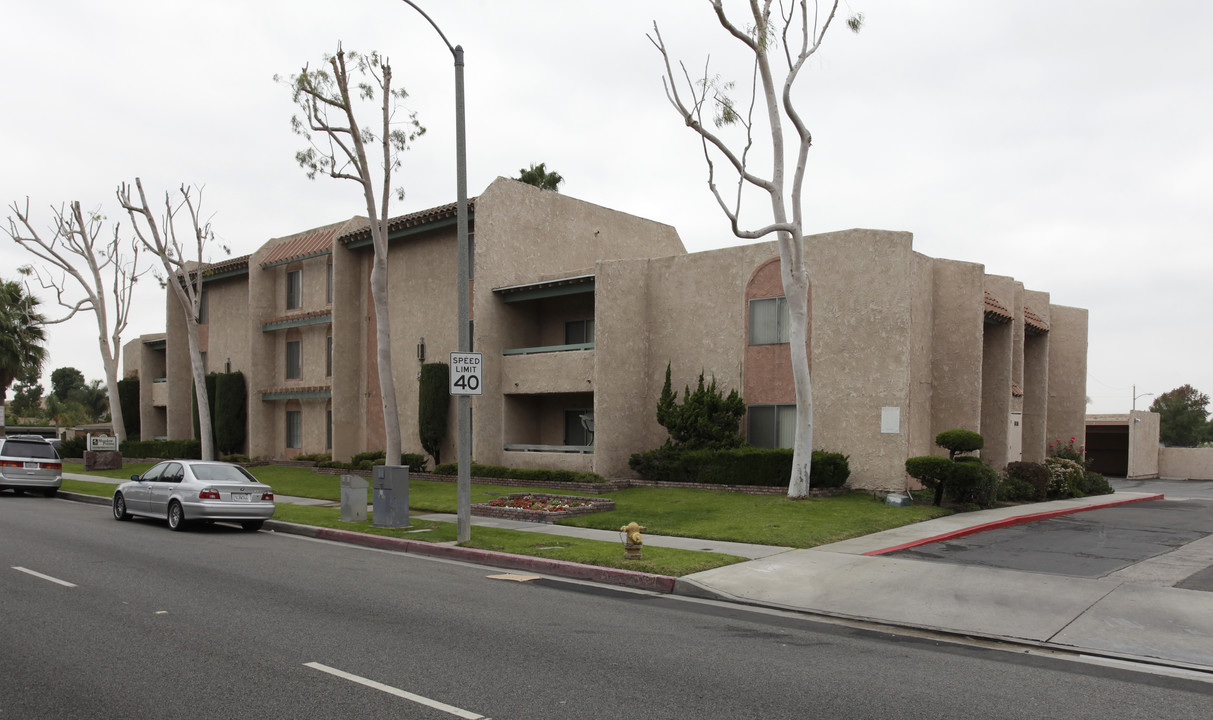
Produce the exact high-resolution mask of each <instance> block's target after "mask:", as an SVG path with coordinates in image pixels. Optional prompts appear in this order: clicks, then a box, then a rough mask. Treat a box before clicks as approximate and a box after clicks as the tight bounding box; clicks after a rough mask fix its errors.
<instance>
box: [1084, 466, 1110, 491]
mask: <svg viewBox="0 0 1213 720" xmlns="http://www.w3.org/2000/svg"><path fill="white" fill-rule="evenodd" d="M1080 489H1081V490H1082V493H1083V495H1111V494H1112V493H1114V492H1116V491H1115V490H1113V489H1112V486H1111V485H1109V484H1108V480H1107V478H1105V477H1104V476H1103V475H1100V474H1099V473H1097V472H1092V471H1090V470H1088V471H1087V472H1086V474H1085V475H1084V476H1083V482H1082V485H1081V487H1080Z"/></svg>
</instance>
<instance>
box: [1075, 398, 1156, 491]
mask: <svg viewBox="0 0 1213 720" xmlns="http://www.w3.org/2000/svg"><path fill="white" fill-rule="evenodd" d="M1158 430H1159V416H1158V413H1152V412H1148V411H1140V410H1135V411H1133V412H1131V413H1129V414H1127V415H1088V416H1087V418H1086V434H1087V436H1086V442H1085V443H1084V444H1085V446H1086V453H1087V456H1088V457H1090V458H1091V461H1092V462H1091V469H1092V470H1094V471H1095V472H1097V473H1100V474H1101V475H1107V476H1109V477H1122V478H1129V479H1136V478H1156V477H1158Z"/></svg>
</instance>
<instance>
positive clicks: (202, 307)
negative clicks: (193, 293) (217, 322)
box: [198, 290, 210, 325]
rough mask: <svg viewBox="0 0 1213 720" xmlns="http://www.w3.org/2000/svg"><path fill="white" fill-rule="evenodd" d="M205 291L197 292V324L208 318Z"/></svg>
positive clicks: (204, 321) (203, 323) (203, 322)
mask: <svg viewBox="0 0 1213 720" xmlns="http://www.w3.org/2000/svg"><path fill="white" fill-rule="evenodd" d="M207 304H208V303H207V292H206V290H203V291H202V292H200V293H198V324H199V325H205V324H207V322H209V320H210V312H209V311H208V310H207Z"/></svg>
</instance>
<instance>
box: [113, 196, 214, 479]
mask: <svg viewBox="0 0 1213 720" xmlns="http://www.w3.org/2000/svg"><path fill="white" fill-rule="evenodd" d="M135 189H136V190H138V192H139V201H138V204H135V203H134V202H133V201H132V198H131V186H130V185H128V184H126V183H122V184H121V185H120V186H119V187H118V202H119V203H121V205H122V207H123V209H124V210H126V211H127V213H128V214H129V215H130V217H131V223H132V224H133V225H134V226H135V234H136V236H137V237H138V238H139V242H140V243H142V245H143V247H144V248H145V249H146V250H147V251H148V252H150V253H152V254H153V255H155V256H156V257H157V258H159V259H160V264H161V266H162V267H163V268H164V276H163V277H161V282H165V283H167V284H168V286H169V287H170V288H171V289H172V291H173V294H174V296H175V297H176V298H177V303H178V304H179V305H180V306H181V312H182V314H183V315H185V329H186V336H187V337H188V338H189V348H190V370H191V374H192V375H193V378H194V397H195V399H196V400H197V402H198V429H199V434H200V435H201V436H202V437H200V438H199V440H201V442H202V459H203V460H214V459H215V441H214V437H213V435H212V433H211V410H210V404H209V403H208V402H207V396H206V370H205V368H203V365H202V350H201V347H200V343H199V341H198V311H199V308H200V306H201V297H202V280H203V277H202V276H203V273H202V270H203V266H204V264H205V260H204V258H205V257H206V251H207V248H208V246H209V245H210V243H212V242H213V241H214V239H215V234H214V233H213V232H212V231H211V224H210V222H204V221H203V220H202V218H201V209H202V189H201V188H198V197H197V199H195V198H194V197H193V196H192V195H191V189H190V188H188V187H186V186H185V185H182V186H181V188H180V189H179V193H180V199H179V200H177V201H176V202H174V200H173V195H172V193H169V192H167V191H166V192H165V193H164V214H163V215H162V216H161V218H160V222H157V221H156V215H155V214H154V213H153V212H152V209H151V207H150V206H149V205H148V203H147V196H146V195H145V194H144V193H143V183H142V182H141V181H140V179H139V178H135ZM182 208H184V209H186V210H187V211H188V213H189V219H190V237H189V239H188V240H186V241H184V242H183V241H182V239H181V238H180V237H179V236H178V234H177V217H178V216H179V215H180V214H181V210H182ZM187 243H188V244H189V245H190V246H192V247H191V248H190V249H191V250H192V251H193V259H190V260H187V259H186V244H187Z"/></svg>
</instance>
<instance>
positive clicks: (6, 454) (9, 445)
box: [0, 435, 63, 497]
mask: <svg viewBox="0 0 1213 720" xmlns="http://www.w3.org/2000/svg"><path fill="white" fill-rule="evenodd" d="M62 484H63V463H62V462H60V461H59V453H57V452H55V448H54V447H53V446H52V445H51V444H50V443H49V442H47V441H46V438H43V437H40V436H38V435H9V436H8V437H5V438H0V489H4V488H8V489H10V490H12V491H13V492H15V493H16V494H18V495H21V494H24V493H25V491H26V490H36V491H38V492H40V493H42V494H43V495H45V496H46V497H54V496H55V493H57V492H59V486H60V485H62Z"/></svg>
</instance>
